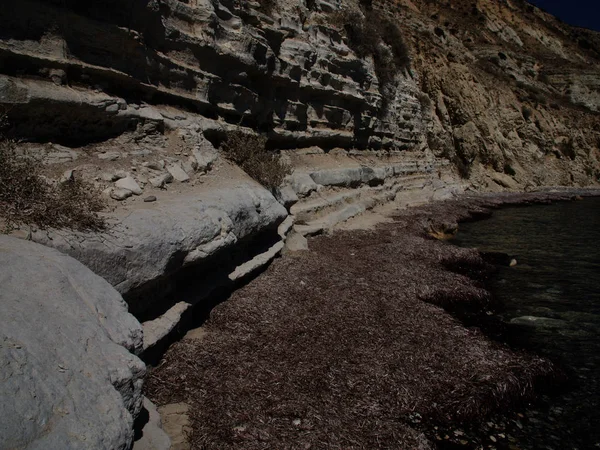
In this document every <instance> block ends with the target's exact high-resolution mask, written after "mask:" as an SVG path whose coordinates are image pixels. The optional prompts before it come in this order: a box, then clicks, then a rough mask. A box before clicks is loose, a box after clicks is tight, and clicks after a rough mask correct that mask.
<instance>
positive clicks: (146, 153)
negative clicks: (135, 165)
mask: <svg viewBox="0 0 600 450" xmlns="http://www.w3.org/2000/svg"><path fill="white" fill-rule="evenodd" d="M129 154H130V155H131V156H142V157H144V156H149V155H151V154H152V150H147V149H145V150H133V151H131V152H129Z"/></svg>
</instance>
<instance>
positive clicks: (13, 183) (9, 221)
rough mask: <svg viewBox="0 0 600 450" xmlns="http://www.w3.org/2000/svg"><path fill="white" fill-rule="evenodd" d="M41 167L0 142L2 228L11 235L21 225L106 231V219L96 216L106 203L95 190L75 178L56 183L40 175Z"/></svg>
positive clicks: (37, 162) (0, 219)
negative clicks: (104, 229)
mask: <svg viewBox="0 0 600 450" xmlns="http://www.w3.org/2000/svg"><path fill="white" fill-rule="evenodd" d="M40 164H41V163H40V161H38V160H36V159H35V158H32V157H29V156H26V155H21V154H19V152H17V149H16V145H15V143H14V142H13V141H11V140H8V139H0V227H1V228H0V229H1V230H2V231H3V232H10V231H12V230H14V229H15V228H17V227H19V226H20V225H36V226H38V227H39V228H41V229H45V228H70V229H76V230H100V229H103V228H104V227H105V223H104V220H103V219H102V218H101V217H99V216H98V214H97V213H98V212H99V211H101V210H102V209H103V207H104V202H103V201H102V199H101V197H100V195H99V193H98V192H97V191H96V189H95V188H94V187H93V186H91V185H90V184H88V183H85V182H83V181H81V180H75V179H73V180H70V181H67V182H65V183H56V184H53V183H51V182H49V181H48V180H47V179H45V178H44V177H43V176H42V175H41V171H40Z"/></svg>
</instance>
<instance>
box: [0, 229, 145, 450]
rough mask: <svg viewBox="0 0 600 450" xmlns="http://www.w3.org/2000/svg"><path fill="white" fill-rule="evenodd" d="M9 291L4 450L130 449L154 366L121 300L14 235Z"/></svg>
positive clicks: (1, 430)
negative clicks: (146, 360)
mask: <svg viewBox="0 0 600 450" xmlns="http://www.w3.org/2000/svg"><path fill="white" fill-rule="evenodd" d="M32 280H35V281H36V282H35V283H32ZM0 284H1V285H2V289H1V290H0V305H1V309H2V312H1V314H0V360H1V361H2V365H0V380H2V382H1V383H0V396H1V397H2V399H3V400H2V402H0V448H31V449H59V448H60V449H63V448H65V449H66V448H69V449H92V448H93V449H106V450H112V449H122V450H126V449H128V448H129V447H130V445H131V443H132V441H133V420H134V418H135V417H136V416H137V414H138V413H139V412H140V409H141V406H142V392H141V391H142V380H143V376H144V374H145V366H144V364H143V363H142V362H141V361H140V360H139V359H138V358H137V357H136V356H134V354H132V353H131V352H133V353H138V352H140V351H141V348H142V332H141V326H140V324H139V323H138V322H137V320H135V318H134V317H133V316H131V315H130V314H129V313H128V312H127V306H126V305H125V302H124V301H123V299H122V298H121V296H120V295H119V294H118V293H117V292H116V291H115V290H114V288H113V287H112V286H110V284H108V283H107V282H106V281H105V280H103V279H102V278H100V277H99V276H97V275H95V274H94V273H92V272H91V271H90V270H89V269H88V268H86V267H85V266H83V265H82V264H81V263H79V262H78V261H75V260H74V259H73V258H71V257H69V256H67V255H64V254H62V253H59V252H58V251H56V250H53V249H50V248H47V247H44V246H41V245H39V244H35V243H33V242H28V241H23V240H19V239H15V238H11V237H7V236H0ZM24 286H27V289H23V287H24Z"/></svg>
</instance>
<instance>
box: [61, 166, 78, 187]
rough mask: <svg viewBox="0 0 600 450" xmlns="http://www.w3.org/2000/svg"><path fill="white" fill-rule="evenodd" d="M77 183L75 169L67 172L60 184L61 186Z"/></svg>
mask: <svg viewBox="0 0 600 450" xmlns="http://www.w3.org/2000/svg"><path fill="white" fill-rule="evenodd" d="M73 181H75V171H74V170H73V169H69V170H65V171H64V172H63V174H62V176H61V177H60V180H58V182H59V183H60V184H65V183H71V182H73Z"/></svg>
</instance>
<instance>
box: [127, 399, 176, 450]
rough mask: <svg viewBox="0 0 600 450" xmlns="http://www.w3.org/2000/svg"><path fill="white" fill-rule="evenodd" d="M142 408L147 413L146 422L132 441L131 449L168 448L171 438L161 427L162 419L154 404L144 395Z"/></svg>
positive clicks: (159, 449)
mask: <svg viewBox="0 0 600 450" xmlns="http://www.w3.org/2000/svg"><path fill="white" fill-rule="evenodd" d="M143 405H144V409H145V410H146V412H147V414H148V422H147V423H146V425H144V428H143V429H142V436H141V437H140V438H139V439H138V440H137V441H135V442H134V443H133V449H132V450H170V449H171V448H172V447H171V439H170V438H169V436H168V435H167V433H165V432H164V430H163V428H162V421H161V418H160V414H159V412H158V410H157V409H156V406H154V404H153V403H152V402H151V401H150V400H148V399H147V398H146V397H144V402H143Z"/></svg>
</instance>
